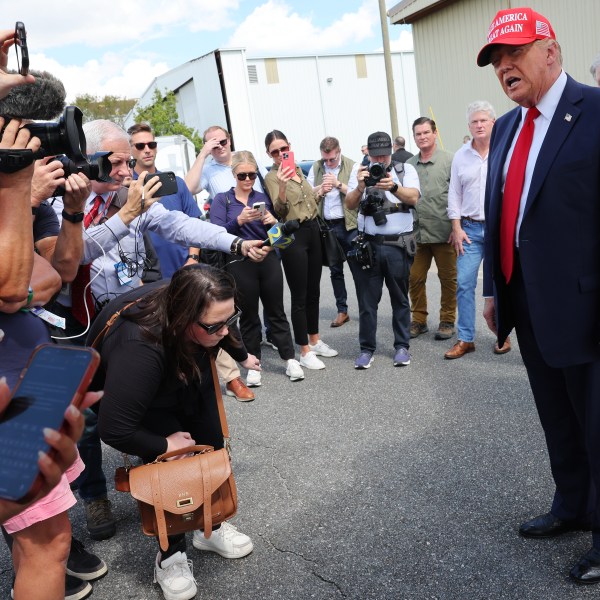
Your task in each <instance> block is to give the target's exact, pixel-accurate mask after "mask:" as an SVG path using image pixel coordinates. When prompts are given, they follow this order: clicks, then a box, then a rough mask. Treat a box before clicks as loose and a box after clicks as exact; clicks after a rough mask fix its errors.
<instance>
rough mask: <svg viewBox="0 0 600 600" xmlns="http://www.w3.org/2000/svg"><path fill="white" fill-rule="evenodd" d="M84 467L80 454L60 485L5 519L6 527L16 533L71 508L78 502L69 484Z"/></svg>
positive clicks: (4, 525) (62, 478)
mask: <svg viewBox="0 0 600 600" xmlns="http://www.w3.org/2000/svg"><path fill="white" fill-rule="evenodd" d="M84 469H85V465H84V464H83V461H82V460H81V458H80V457H79V454H78V455H77V459H76V460H75V462H74V463H73V464H72V465H71V466H70V467H69V468H68V469H67V470H66V471H65V473H64V474H63V476H62V477H61V478H60V481H59V482H58V485H57V486H56V487H55V488H54V489H52V490H50V491H49V492H48V493H47V494H46V495H45V496H44V497H43V498H40V499H39V500H37V501H36V502H34V503H33V504H32V505H31V506H29V507H27V508H26V509H25V510H24V511H23V512H21V513H19V514H18V515H15V516H14V517H12V519H8V521H5V522H4V523H3V524H2V526H3V527H4V529H6V531H8V533H16V532H18V531H22V530H23V529H26V528H27V527H30V526H31V525H35V524H36V523H39V522H40V521H45V520H46V519H49V518H50V517H55V516H56V515H59V514H60V513H63V512H65V511H67V510H69V508H71V507H72V506H73V505H74V504H75V503H76V502H77V499H76V498H75V496H74V495H73V492H72V491H71V487H70V486H69V484H70V483H71V482H73V481H75V479H77V477H78V476H79V475H80V474H81V473H82V471H83V470H84Z"/></svg>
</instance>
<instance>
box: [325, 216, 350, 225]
mask: <svg viewBox="0 0 600 600" xmlns="http://www.w3.org/2000/svg"><path fill="white" fill-rule="evenodd" d="M323 220H324V221H325V222H326V223H334V224H335V223H342V222H343V221H345V220H346V219H344V217H340V218H339V219H325V218H324V219H323Z"/></svg>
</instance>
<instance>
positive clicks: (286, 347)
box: [227, 250, 295, 360]
mask: <svg viewBox="0 0 600 600" xmlns="http://www.w3.org/2000/svg"><path fill="white" fill-rule="evenodd" d="M283 252H285V250H284V251H283ZM227 270H228V271H229V272H230V273H231V274H232V275H233V277H234V279H235V282H236V284H237V288H238V302H239V307H240V308H241V309H242V317H241V319H240V331H241V333H242V339H243V340H244V344H245V346H246V349H247V350H248V352H249V353H250V354H254V356H256V357H258V358H260V340H261V337H262V335H261V324H260V316H259V313H258V300H259V298H260V300H261V301H262V303H263V306H264V309H265V314H266V316H267V317H268V319H269V331H270V334H271V338H272V339H273V342H275V345H276V346H277V348H278V350H279V356H281V358H283V360H289V359H290V358H294V355H295V353H294V342H293V341H292V334H291V332H290V324H289V323H288V320H287V317H286V316H285V311H284V309H283V273H282V272H281V264H280V261H279V257H278V256H277V254H276V253H275V252H270V253H269V254H268V255H267V257H266V258H265V259H264V260H263V261H262V262H259V263H255V262H250V261H239V262H233V263H230V264H229V265H227Z"/></svg>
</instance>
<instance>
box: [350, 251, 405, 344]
mask: <svg viewBox="0 0 600 600" xmlns="http://www.w3.org/2000/svg"><path fill="white" fill-rule="evenodd" d="M372 249H373V266H372V267H371V268H370V269H361V268H360V266H358V265H357V264H356V261H355V260H354V259H353V258H350V259H349V261H350V262H351V267H352V275H353V277H354V282H355V284H356V291H357V295H358V308H359V311H360V313H359V325H358V341H359V344H360V350H361V352H371V353H372V352H375V348H376V346H377V340H376V337H377V308H378V306H379V302H380V300H381V294H382V292H383V283H384V282H385V285H386V287H387V289H388V292H389V294H390V303H391V305H392V330H393V332H394V348H395V349H396V350H399V349H400V348H406V349H407V350H408V347H409V340H410V305H409V302H408V278H409V274H410V267H411V265H412V263H413V258H412V257H411V256H408V254H406V251H405V250H403V249H402V248H399V247H398V246H386V245H383V244H382V245H378V244H375V243H372Z"/></svg>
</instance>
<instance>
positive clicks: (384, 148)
mask: <svg viewBox="0 0 600 600" xmlns="http://www.w3.org/2000/svg"><path fill="white" fill-rule="evenodd" d="M367 148H368V150H369V154H370V155H371V156H386V155H387V154H391V153H392V138H391V137H390V136H389V135H388V134H387V133H385V132H384V131H376V132H375V133H372V134H371V135H370V136H369V138H368V139H367Z"/></svg>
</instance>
